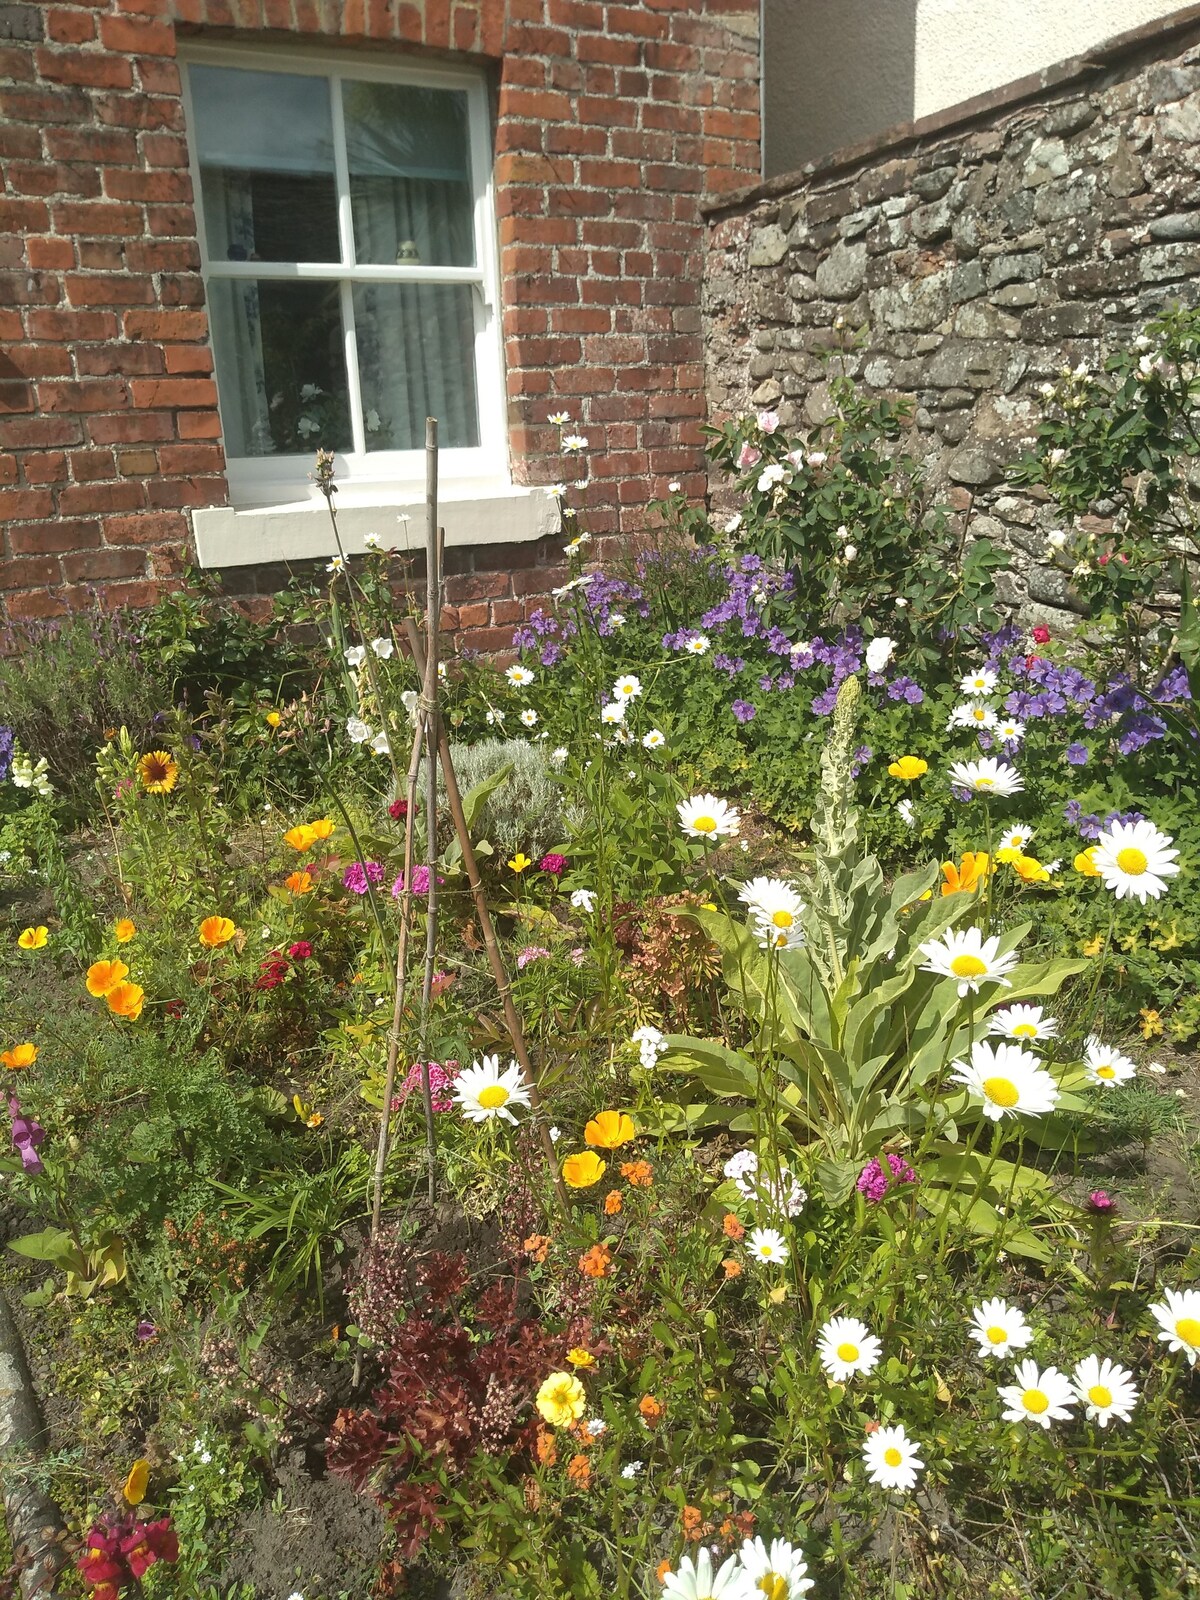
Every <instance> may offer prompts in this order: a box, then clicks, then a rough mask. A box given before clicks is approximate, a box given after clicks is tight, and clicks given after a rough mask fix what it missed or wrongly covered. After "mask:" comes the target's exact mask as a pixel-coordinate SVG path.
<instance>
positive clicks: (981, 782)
mask: <svg viewBox="0 0 1200 1600" xmlns="http://www.w3.org/2000/svg"><path fill="white" fill-rule="evenodd" d="M995 782H996V780H995V779H994V778H976V779H975V787H976V788H977V789H991V788H993V787H994V785H995Z"/></svg>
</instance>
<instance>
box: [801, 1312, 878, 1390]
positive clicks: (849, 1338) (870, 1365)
mask: <svg viewBox="0 0 1200 1600" xmlns="http://www.w3.org/2000/svg"><path fill="white" fill-rule="evenodd" d="M882 1348H883V1346H882V1345H881V1344H880V1342H879V1340H878V1339H877V1338H876V1337H875V1335H874V1334H873V1333H871V1332H870V1331H869V1330H868V1328H867V1325H866V1323H865V1322H860V1321H859V1320H858V1318H857V1317H831V1318H830V1320H829V1321H828V1322H827V1323H826V1324H825V1326H824V1327H823V1328H822V1329H821V1331H820V1333H819V1334H818V1336H817V1354H818V1355H819V1356H820V1358H821V1365H822V1366H823V1367H824V1368H825V1371H826V1372H827V1373H828V1374H829V1376H830V1377H831V1378H832V1379H833V1381H834V1382H835V1383H845V1381H846V1379H847V1378H849V1377H851V1376H852V1375H853V1374H854V1373H856V1372H864V1373H865V1372H872V1371H873V1370H874V1369H875V1367H876V1366H877V1365H878V1362H879V1354H880V1351H881V1350H882Z"/></svg>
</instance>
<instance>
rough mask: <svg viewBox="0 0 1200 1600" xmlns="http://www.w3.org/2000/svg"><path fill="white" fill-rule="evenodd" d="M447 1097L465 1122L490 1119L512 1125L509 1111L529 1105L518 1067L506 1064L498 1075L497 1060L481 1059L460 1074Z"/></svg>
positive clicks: (512, 1120)
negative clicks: (459, 1111) (455, 1103)
mask: <svg viewBox="0 0 1200 1600" xmlns="http://www.w3.org/2000/svg"><path fill="white" fill-rule="evenodd" d="M451 1093H452V1094H453V1096H454V1098H455V1099H456V1100H457V1101H458V1105H459V1109H460V1110H461V1112H462V1114H463V1116H464V1117H465V1118H466V1120H467V1121H468V1122H489V1121H490V1120H491V1119H492V1118H493V1117H503V1118H504V1120H505V1121H506V1122H516V1120H517V1119H516V1117H514V1116H513V1114H512V1108H513V1107H514V1106H525V1107H527V1106H528V1105H529V1090H528V1089H527V1088H526V1086H525V1084H524V1082H523V1081H522V1078H521V1069H520V1067H519V1066H518V1065H517V1063H516V1062H515V1061H510V1062H509V1064H508V1066H507V1067H506V1068H505V1069H504V1070H503V1071H501V1070H500V1057H499V1056H484V1057H483V1059H482V1061H475V1062H473V1063H472V1064H471V1066H469V1067H468V1068H467V1069H466V1071H465V1072H460V1073H459V1075H458V1077H457V1078H456V1079H455V1080H454V1086H453V1088H452V1089H451Z"/></svg>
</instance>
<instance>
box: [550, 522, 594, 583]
mask: <svg viewBox="0 0 1200 1600" xmlns="http://www.w3.org/2000/svg"><path fill="white" fill-rule="evenodd" d="M591 537H592V536H591V534H590V533H577V534H576V535H575V537H574V538H573V539H572V540H571V541H570V543H569V544H565V545H563V555H565V556H577V555H578V554H579V552H580V551H581V550H582V549H583V547H584V545H585V544H587V542H588V540H589V539H590V538H591ZM578 587H579V584H578V583H577V582H575V583H568V584H564V585H563V587H562V588H561V589H555V591H554V593H555V594H556V595H558V596H560V597H561V596H562V595H564V594H570V592H571V590H572V589H577V588H578Z"/></svg>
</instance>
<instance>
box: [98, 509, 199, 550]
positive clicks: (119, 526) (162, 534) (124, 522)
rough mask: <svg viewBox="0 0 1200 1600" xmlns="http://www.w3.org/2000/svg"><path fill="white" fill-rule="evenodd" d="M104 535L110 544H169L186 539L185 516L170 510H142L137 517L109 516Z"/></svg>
mask: <svg viewBox="0 0 1200 1600" xmlns="http://www.w3.org/2000/svg"><path fill="white" fill-rule="evenodd" d="M104 535H105V538H106V539H107V540H108V543H109V544H110V545H124V544H145V545H152V544H170V543H171V541H172V540H174V539H187V537H188V525H187V518H186V517H183V516H180V515H179V514H178V513H172V512H144V513H143V514H142V515H141V516H137V517H109V518H108V520H107V522H106V523H105V524H104Z"/></svg>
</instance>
